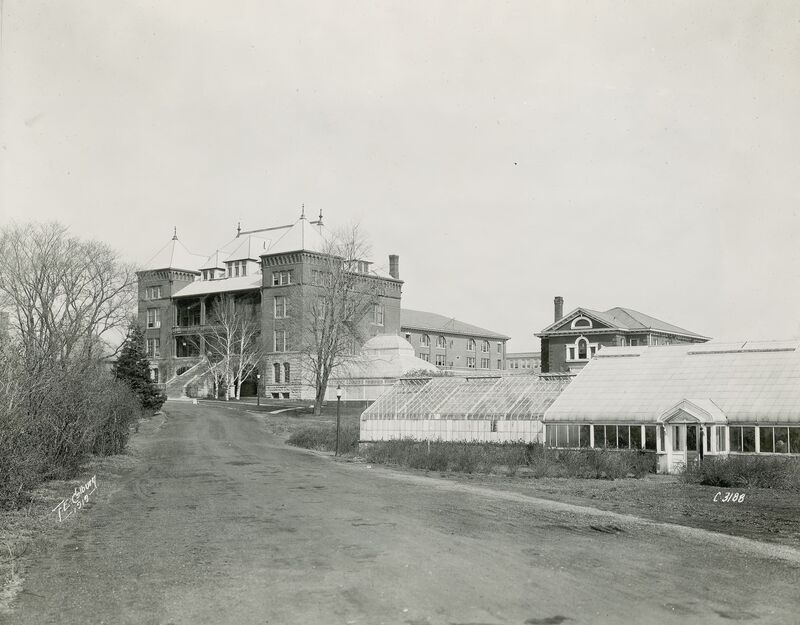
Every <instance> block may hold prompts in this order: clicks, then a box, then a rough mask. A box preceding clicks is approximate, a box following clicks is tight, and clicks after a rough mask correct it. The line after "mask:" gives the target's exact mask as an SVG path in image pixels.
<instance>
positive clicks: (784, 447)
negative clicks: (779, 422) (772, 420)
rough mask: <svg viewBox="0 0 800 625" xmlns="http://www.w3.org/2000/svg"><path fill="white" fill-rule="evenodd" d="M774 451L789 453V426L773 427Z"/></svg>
mask: <svg viewBox="0 0 800 625" xmlns="http://www.w3.org/2000/svg"><path fill="white" fill-rule="evenodd" d="M774 436H775V453H776V454H788V453H789V428H775V434H774Z"/></svg>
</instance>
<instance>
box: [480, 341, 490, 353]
mask: <svg viewBox="0 0 800 625" xmlns="http://www.w3.org/2000/svg"><path fill="white" fill-rule="evenodd" d="M482 347H483V351H484V352H485V353H487V354H488V353H489V341H484V342H483V346H482Z"/></svg>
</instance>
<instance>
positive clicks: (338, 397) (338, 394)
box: [333, 384, 342, 456]
mask: <svg viewBox="0 0 800 625" xmlns="http://www.w3.org/2000/svg"><path fill="white" fill-rule="evenodd" d="M341 405H342V386H341V384H337V385H336V451H335V452H334V454H333V455H334V456H338V455H339V411H340V406H341Z"/></svg>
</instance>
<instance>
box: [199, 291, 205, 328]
mask: <svg viewBox="0 0 800 625" xmlns="http://www.w3.org/2000/svg"><path fill="white" fill-rule="evenodd" d="M200 325H201V326H204V325H206V298H205V297H201V298H200Z"/></svg>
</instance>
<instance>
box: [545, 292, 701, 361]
mask: <svg viewBox="0 0 800 625" xmlns="http://www.w3.org/2000/svg"><path fill="white" fill-rule="evenodd" d="M563 310H564V299H563V298H562V297H556V298H555V300H554V318H555V321H554V322H553V323H552V324H550V325H549V326H547V327H546V328H545V329H544V330H542V331H541V332H538V333H537V334H536V336H538V337H539V338H540V339H541V342H542V350H541V356H542V373H558V372H567V371H576V370H580V369H581V368H582V367H583V366H584V365H585V364H586V363H587V362H589V360H590V359H591V358H593V357H594V356H595V355H596V354H597V351H598V350H599V349H600V348H601V347H603V346H615V347H617V346H640V345H680V344H688V343H705V342H706V341H708V340H709V338H708V337H706V336H701V335H699V334H695V333H694V332H690V331H689V330H684V329H683V328H679V327H678V326H674V325H672V324H670V323H666V322H665V321H661V320H660V319H656V318H655V317H651V316H649V315H645V314H643V313H640V312H638V311H635V310H631V309H630V308H620V307H616V308H611V309H610V310H606V311H605V312H598V311H596V310H591V309H589V308H576V309H575V310H573V311H572V312H570V313H569V314H567V315H564V314H563Z"/></svg>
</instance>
